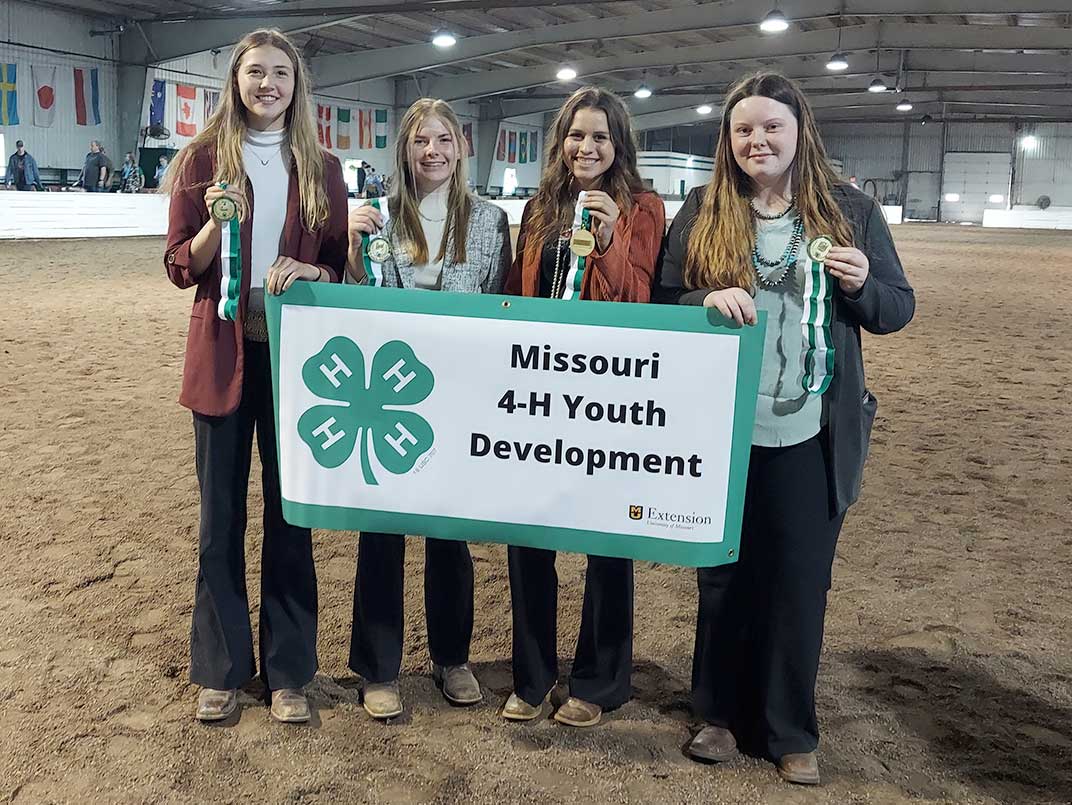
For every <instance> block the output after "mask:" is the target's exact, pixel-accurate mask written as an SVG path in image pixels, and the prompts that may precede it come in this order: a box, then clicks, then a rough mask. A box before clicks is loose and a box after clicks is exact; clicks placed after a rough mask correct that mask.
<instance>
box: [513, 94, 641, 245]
mask: <svg viewBox="0 0 1072 805" xmlns="http://www.w3.org/2000/svg"><path fill="white" fill-rule="evenodd" d="M580 109H596V110H598V111H601V112H603V113H604V114H605V115H606V116H607V128H608V129H609V130H610V141H611V144H612V145H613V146H614V162H613V164H611V166H610V168H608V169H607V172H606V173H604V174H603V175H602V176H601V177H600V179H601V180H602V184H601V188H600V189H602V190H603V191H604V192H605V193H606V194H607V195H609V196H610V197H611V198H612V199H614V203H615V204H617V205H618V207H619V208H620V209H621V212H622V217H623V218H624V217H625V215H627V214H628V212H629V210H630V209H632V206H633V198H632V197H633V194H634V193H640V192H643V191H644V190H645V187H644V182H643V180H642V179H641V178H640V173H639V172H638V171H637V157H636V143H635V142H634V140H633V128H632V124H631V123H630V120H629V111H628V110H627V109H626V108H625V104H623V103H622V102H621V100H620V99H619V98H618V96H617V95H614V94H612V93H610V92H607V91H606V90H604V89H600V88H599V87H581V88H580V89H579V90H577V91H576V92H574V93H573V94H572V95H570V96H569V98H567V99H566V102H565V104H563V105H562V108H561V109H560V110H559V111H558V115H556V116H555V122H554V123H552V124H551V137H550V140H549V141H548V143H547V151H546V158H545V160H544V169H543V176H542V177H541V178H540V187H539V189H538V190H537V191H536V195H535V196H533V198H532V201H531V202H530V204H531V207H532V212H531V213H530V216H531V217H530V218H529V227H530V232H531V233H532V235H531V237H535V238H538V242H539V243H541V244H542V243H546V242H547V241H549V240H551V239H552V238H556V237H558V236H559V234H560V233H561V232H563V231H564V230H566V229H568V228H569V226H570V223H571V222H572V220H573V208H574V205H575V204H576V201H577V195H576V191H574V190H573V189H572V183H573V171H572V170H571V169H570V167H569V165H567V164H566V160H565V156H564V153H563V143H564V142H565V141H566V137H567V136H568V135H569V132H570V127H571V126H572V125H573V116H574V115H576V114H577V112H578V110H580Z"/></svg>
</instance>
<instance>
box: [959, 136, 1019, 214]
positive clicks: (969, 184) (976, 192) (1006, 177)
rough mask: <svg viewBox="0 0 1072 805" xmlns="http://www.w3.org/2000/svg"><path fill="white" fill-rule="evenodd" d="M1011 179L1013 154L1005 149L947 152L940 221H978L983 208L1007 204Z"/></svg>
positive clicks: (998, 207) (999, 208)
mask: <svg viewBox="0 0 1072 805" xmlns="http://www.w3.org/2000/svg"><path fill="white" fill-rule="evenodd" d="M1011 181H1012V155H1011V154H1010V153H1009V152H1008V151H997V152H989V153H988V152H977V151H952V152H949V153H947V154H946V155H945V173H944V175H943V177H942V220H943V221H950V222H957V223H963V222H969V223H973V224H981V223H982V222H983V213H984V211H986V210H988V209H991V210H993V209H998V210H1003V209H1005V208H1006V207H1007V206H1008V200H1009V185H1010V182H1011ZM991 199H994V200H993V201H991Z"/></svg>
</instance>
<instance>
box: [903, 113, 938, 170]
mask: <svg viewBox="0 0 1072 805" xmlns="http://www.w3.org/2000/svg"><path fill="white" fill-rule="evenodd" d="M909 132H910V134H909V138H908V171H909V173H917V172H934V173H937V172H938V171H940V170H941V169H942V124H941V123H930V124H928V125H926V126H921V125H920V124H919V123H913V124H911V126H910V127H909Z"/></svg>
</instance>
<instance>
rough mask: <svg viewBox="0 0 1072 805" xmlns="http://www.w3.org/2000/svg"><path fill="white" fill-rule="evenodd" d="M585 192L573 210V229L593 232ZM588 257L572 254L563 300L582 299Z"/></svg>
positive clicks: (580, 194)
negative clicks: (586, 207) (585, 204)
mask: <svg viewBox="0 0 1072 805" xmlns="http://www.w3.org/2000/svg"><path fill="white" fill-rule="evenodd" d="M583 204H584V191H583V190H582V191H581V192H580V193H578V194H577V204H576V206H574V208H573V229H574V230H577V229H587V230H588V231H589V232H591V231H592V213H591V212H589V211H588V210H587V209H585V208H584V207H583V206H582V205H583ZM586 259H587V258H586V257H578V256H577V255H575V254H574V253H573V252H570V269H569V272H568V273H567V274H566V281H565V287H564V288H563V289H562V298H563V299H580V298H581V285H582V284H583V282H584V264H585V260H586Z"/></svg>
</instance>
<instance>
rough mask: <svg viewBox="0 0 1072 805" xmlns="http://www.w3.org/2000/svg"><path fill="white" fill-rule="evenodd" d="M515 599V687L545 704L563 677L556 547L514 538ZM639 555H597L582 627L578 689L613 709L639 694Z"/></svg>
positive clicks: (576, 660) (573, 683)
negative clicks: (635, 686)
mask: <svg viewBox="0 0 1072 805" xmlns="http://www.w3.org/2000/svg"><path fill="white" fill-rule="evenodd" d="M507 555H508V557H509V566H510V602H511V604H512V609H513V622H514V661H513V667H514V691H515V692H516V693H517V695H518V696H520V697H521V698H522V699H524V700H525V701H526V702H528V703H529V704H531V705H534V706H536V705H539V704H540V703H541V702H542V701H543V699H544V697H545V696H546V695H547V693H548V691H550V690H551V688H552V687H553V686H554V685H555V683H556V682H558V573H557V571H556V570H555V552H554V551H548V550H544V549H542V548H524V547H520V546H516V545H511V546H510V547H509V549H508V550H507ZM632 671H633V562H632V560H630V559H617V558H611V557H606V556H589V557H588V569H587V572H586V573H585V579H584V604H583V608H582V610H581V632H580V635H578V637H577V649H576V652H575V653H574V657H573V670H572V672H571V673H570V679H569V688H570V695H571V696H576V697H577V698H579V699H584V700H585V701H587V702H591V703H593V704H598V705H599V706H600V707H602V708H603V709H605V710H612V709H614V708H615V707H621V706H622V705H623V704H625V703H626V702H627V701H629V697H630V695H631V694H632V687H631V684H630V678H631V675H632Z"/></svg>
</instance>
